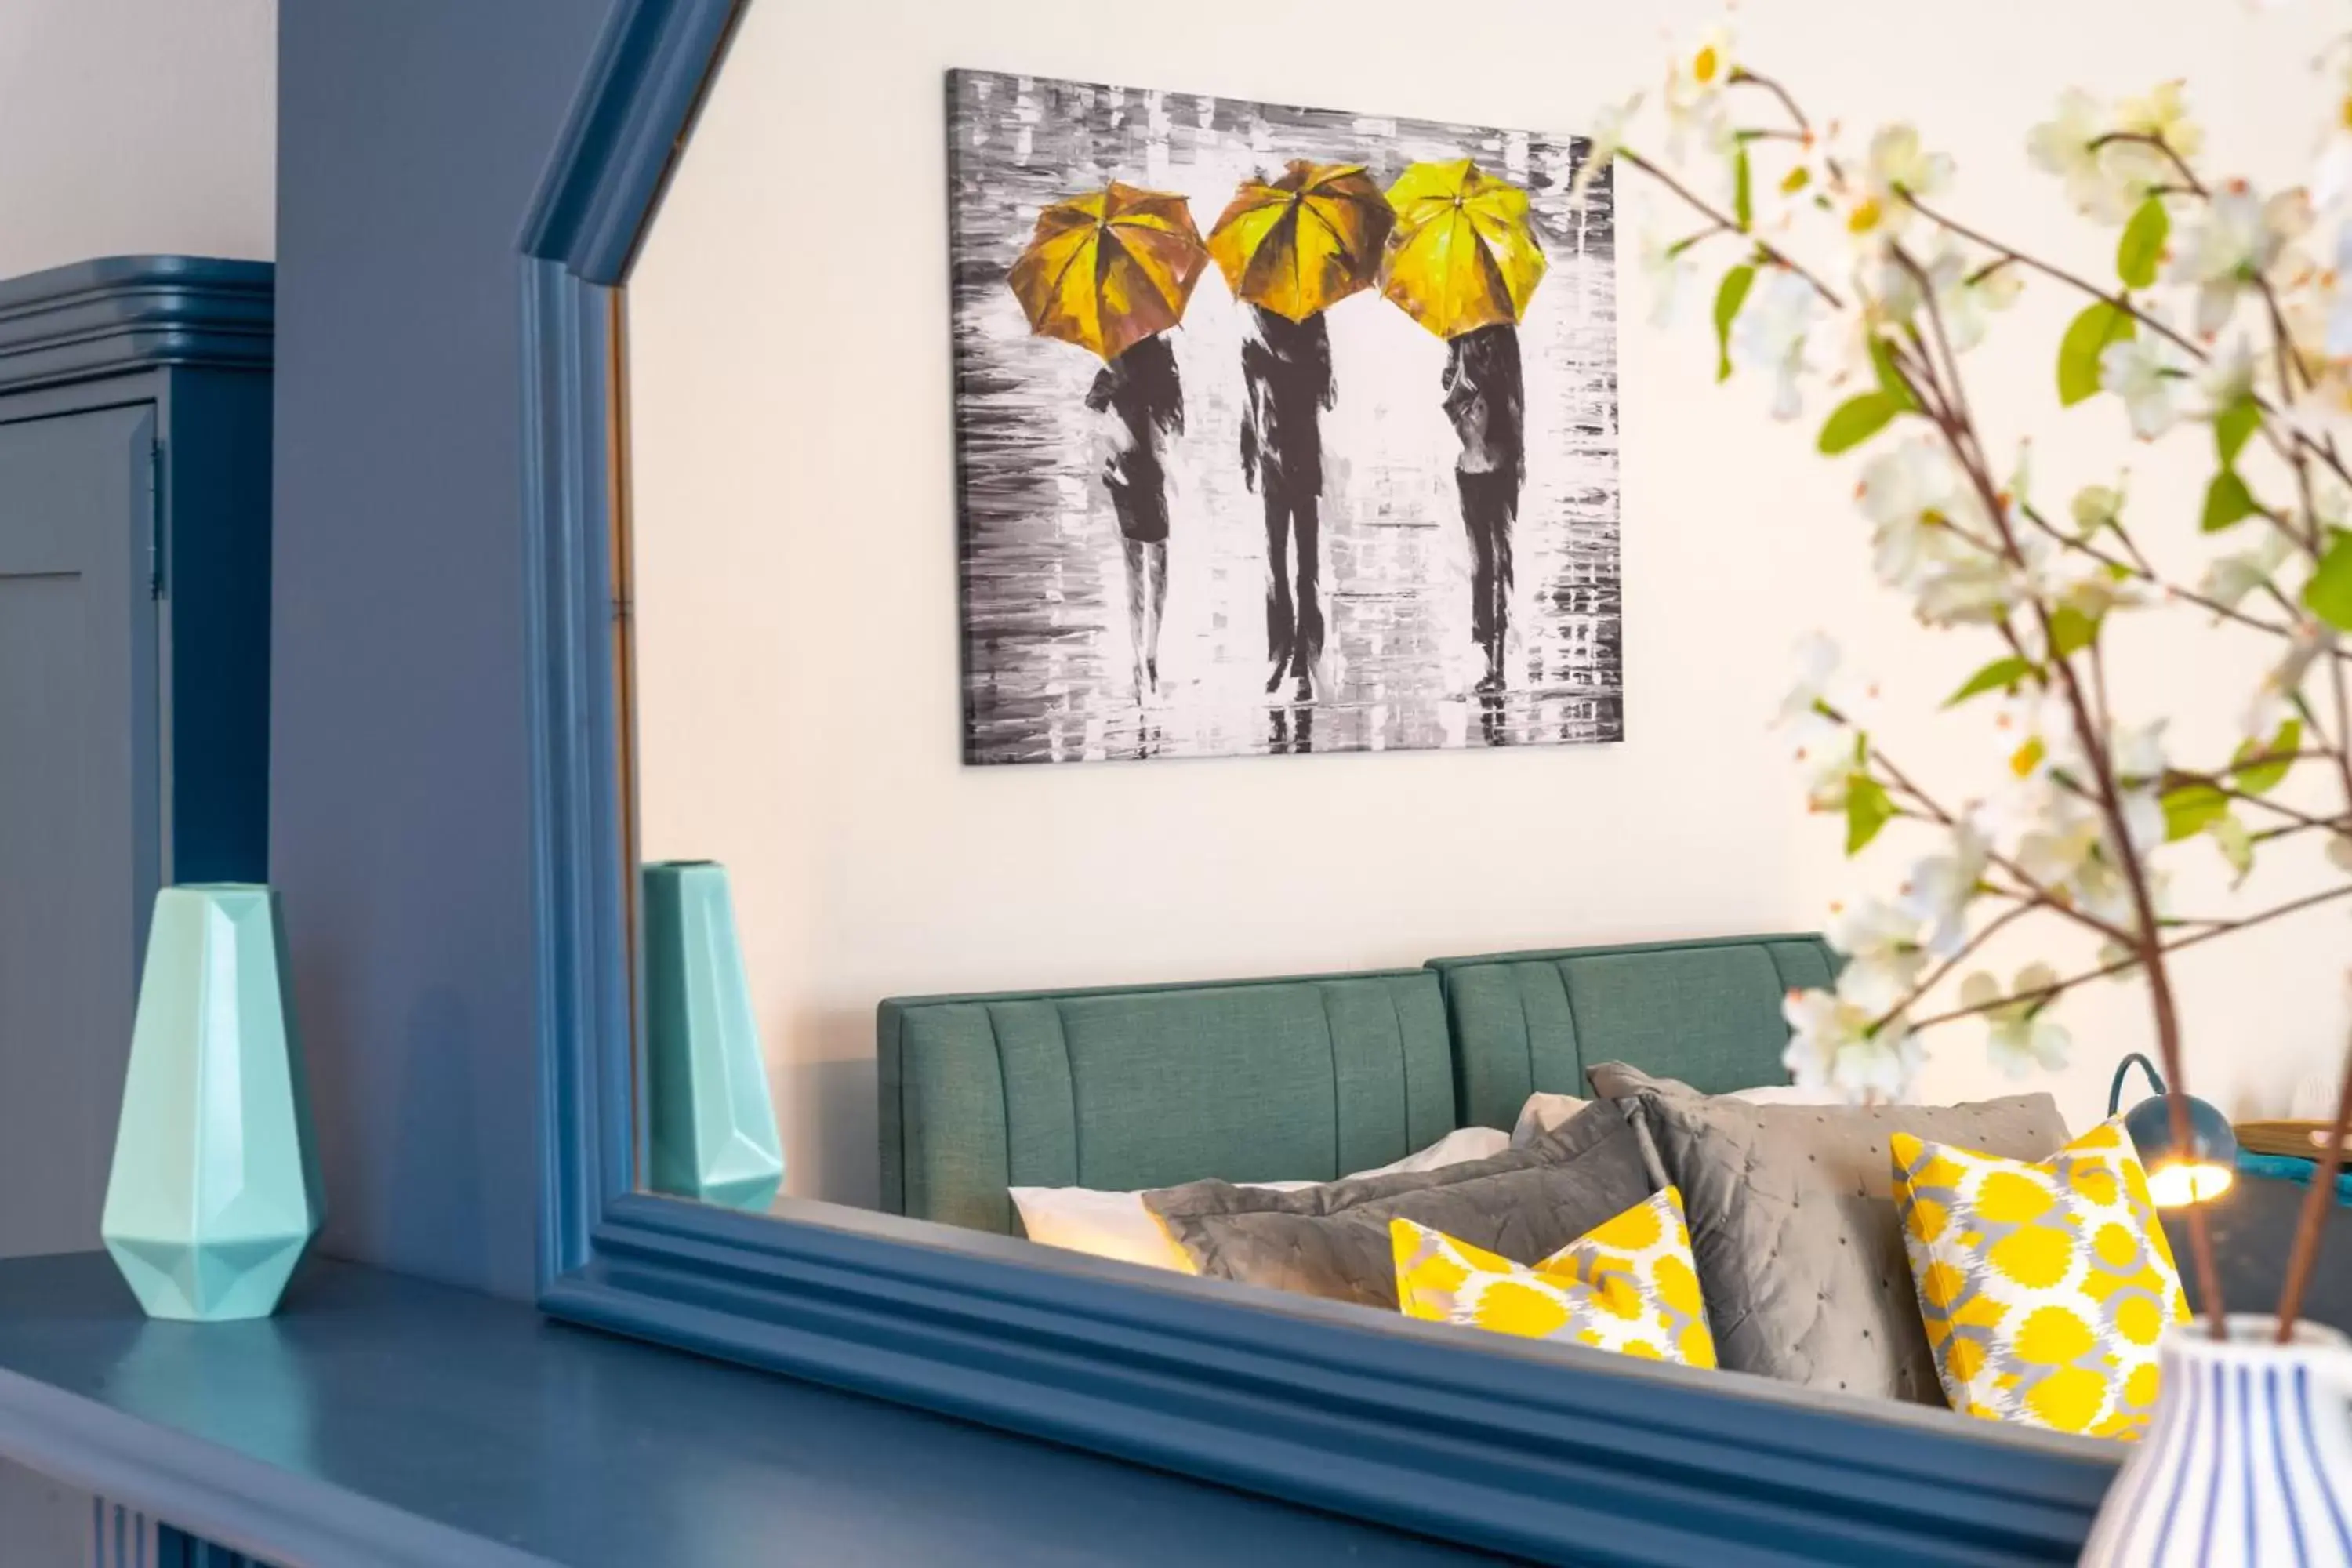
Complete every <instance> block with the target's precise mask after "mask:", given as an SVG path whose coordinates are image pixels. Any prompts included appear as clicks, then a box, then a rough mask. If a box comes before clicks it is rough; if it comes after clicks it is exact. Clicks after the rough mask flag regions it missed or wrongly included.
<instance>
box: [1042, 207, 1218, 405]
mask: <svg viewBox="0 0 2352 1568" xmlns="http://www.w3.org/2000/svg"><path fill="white" fill-rule="evenodd" d="M1208 265H1209V253H1208V251H1207V249H1206V248H1205V247H1202V244H1201V231H1200V230H1199V229H1198V228H1196V227H1194V226H1193V225H1192V207H1191V205H1189V204H1188V203H1187V202H1186V200H1185V198H1184V197H1182V196H1181V195H1174V194H1173V193H1171V192H1168V191H1147V190H1141V189H1139V188H1138V187H1136V186H1134V185H1129V184H1120V183H1119V182H1118V181H1117V180H1113V181H1111V182H1110V183H1109V184H1107V185H1105V186H1104V187H1103V188H1102V189H1101V190H1098V191H1089V192H1087V194H1085V195H1076V196H1066V197H1064V198H1063V199H1062V200H1060V201H1058V202H1055V203H1054V204H1053V205H1050V206H1048V207H1046V208H1045V211H1043V212H1041V213H1039V214H1038V215H1037V231H1036V233H1034V235H1032V236H1030V238H1029V244H1028V247H1026V248H1025V249H1024V250H1023V251H1022V252H1021V258H1020V259H1019V260H1017V261H1015V262H1014V263H1013V270H1012V272H1011V273H1010V274H1009V276H1008V278H1007V281H1008V282H1010V283H1011V284H1012V285H1013V294H1014V295H1015V296H1016V297H1017V298H1019V300H1020V301H1021V309H1022V310H1024V311H1025V312H1027V314H1028V317H1029V330H1030V331H1033V332H1034V333H1036V334H1037V335H1038V336H1039V337H1045V338H1059V339H1061V340H1062V341H1063V342H1070V343H1076V344H1077V345H1078V346H1079V347H1080V348H1083V349H1090V350H1092V351H1093V352H1094V353H1098V354H1100V355H1101V356H1102V357H1103V358H1104V359H1105V360H1107V361H1108V360H1115V359H1117V358H1118V356H1119V355H1121V354H1123V353H1126V352H1127V351H1128V350H1129V349H1130V348H1132V347H1133V346H1134V345H1135V344H1137V343H1139V342H1142V341H1143V340H1144V339H1145V338H1148V337H1150V336H1151V335H1152V334H1153V333H1154V332H1164V331H1167V330H1168V329H1169V328H1171V327H1172V326H1174V325H1175V324H1176V323H1177V322H1178V321H1181V320H1182V319H1183V316H1184V306H1185V304H1186V302H1187V301H1189V300H1191V299H1192V286H1193V285H1194V284H1195V283H1198V282H1199V281H1200V280H1201V274H1202V271H1203V270H1204V269H1206V268H1207V267H1208Z"/></svg>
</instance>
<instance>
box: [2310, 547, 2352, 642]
mask: <svg viewBox="0 0 2352 1568" xmlns="http://www.w3.org/2000/svg"><path fill="white" fill-rule="evenodd" d="M2303 602H2304V603H2305V605H2309V606H2310V607H2311V613H2312V614H2313V615H2315V616H2318V617H2319V618H2320V619H2321V620H2323V621H2326V623H2327V624H2328V625H2329V626H2334V627H2335V628H2336V630H2337V631H2339V632H2352V533H2347V532H2346V531H2343V530H2341V529H2338V530H2336V532H2335V533H2334V535H2333V536H2332V537H2330V539H2329V540H2328V542H2327V553H2326V554H2325V555H2322V556H2321V557H2320V558H2319V565H2318V567H2317V568H2316V569H2315V570H2314V571H2313V573H2312V574H2311V581H2310V582H2308V583H2305V584H2304V585H2303Z"/></svg>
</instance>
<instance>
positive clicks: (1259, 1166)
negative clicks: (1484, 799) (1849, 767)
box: [877, 933, 1835, 1234]
mask: <svg viewBox="0 0 2352 1568" xmlns="http://www.w3.org/2000/svg"><path fill="white" fill-rule="evenodd" d="M1834 973H1835V959H1834V956H1833V955H1832V953H1831V952H1830V950H1829V948H1828V947H1827V945H1826V944H1825V943H1823V942H1822V940H1821V938H1820V937H1819V936H1816V935H1811V934H1804V933H1788V934H1774V935H1759V936H1744V937H1725V938H1712V939H1704V940H1696V941H1684V942H1648V943H1641V944H1635V945H1626V946H1613V947H1585V948H1569V949H1560V950H1556V951H1549V952H1511V953H1486V954H1480V955H1475V956H1469V957H1460V958H1439V959H1433V960H1431V961H1430V962H1429V963H1426V964H1424V965H1423V967H1421V968H1419V969H1410V970H1384V971H1376V972H1364V973H1349V974H1324V975H1303V976H1290V977H1283V978H1275V979H1264V980H1248V981H1220V982H1209V983H1202V984H1175V985H1151V986H1139V987H1130V988H1097V989H1092V990H1077V991H1041V992H1022V993H1001V994H976V995H959V996H923V997H899V998H892V999H890V1000H888V1001H886V1002H884V1003H883V1004H882V1005H881V1007H880V1009H879V1015H878V1018H877V1030H878V1040H877V1046H878V1053H877V1054H878V1058H879V1069H880V1096H881V1104H880V1117H879V1123H880V1138H881V1168H882V1204H883V1206H884V1207H885V1208H887V1209H888V1210H890V1211H892V1212H894V1213H898V1214H905V1215H914V1216H916V1217H918V1218H922V1219H930V1220H938V1221H941V1222H944V1223H946V1224H950V1225H958V1226H967V1227H970V1228H972V1229H978V1230H990V1231H999V1232H1005V1233H1011V1234H1018V1229H1019V1226H1018V1221H1017V1218H1016V1216H1015V1211H1014V1208H1013V1203H1012V1201H1011V1199H1010V1198H1009V1197H1008V1196H1007V1195H1006V1194H1007V1189H1008V1188H1011V1187H1014V1186H1024V1187H1025V1186H1040V1187H1055V1186H1062V1187H1068V1186H1077V1187H1092V1188H1097V1189H1103V1190H1108V1191H1124V1190H1132V1189H1142V1188H1155V1187H1169V1186H1174V1185H1176V1184H1180V1183H1184V1182H1190V1181H1195V1180H1198V1179H1200V1178H1202V1177H1204V1176H1221V1177H1223V1178H1225V1179H1226V1180H1228V1181H1234V1182H1267V1181H1285V1180H1304V1181H1329V1180H1332V1179H1334V1178H1336V1177H1339V1176H1340V1175H1342V1174H1344V1173H1347V1172H1349V1171H1358V1170H1364V1169H1367V1168H1369V1167H1371V1166H1376V1165H1381V1164H1384V1163H1388V1162H1390V1161H1392V1160H1396V1159H1400V1158H1402V1157H1403V1156H1404V1155H1406V1154H1408V1153H1411V1152H1412V1151H1414V1150H1416V1149H1421V1148H1424V1147H1426V1146H1427V1145H1428V1144H1430V1143H1432V1142H1435V1141H1436V1140H1437V1139H1438V1138H1440V1137H1442V1136H1444V1134H1445V1133H1446V1132H1448V1131H1452V1130H1454V1128H1457V1127H1464V1126H1488V1127H1501V1128H1508V1127H1509V1126H1510V1125H1511V1124H1512V1121H1513V1120H1514V1119H1515V1118H1516V1117H1517V1115H1518V1112H1519V1108H1520V1106H1521V1105H1522V1104H1523V1103H1524V1102H1525V1101H1526V1100H1527V1097H1528V1095H1529V1094H1530V1093H1533V1092H1536V1091H1538V1090H1540V1091H1544V1092H1549V1093H1562V1094H1576V1095H1583V1094H1586V1093H1588V1092H1589V1091H1588V1090H1587V1089H1586V1087H1585V1082H1584V1068H1586V1066H1588V1065H1590V1064H1591V1063H1595V1062H1600V1061H1607V1060H1622V1061H1628V1062H1633V1063H1636V1064H1639V1065H1640V1066H1641V1067H1643V1068H1644V1069H1646V1070H1648V1071H1650V1072H1652V1073H1654V1074H1656V1075H1658V1076H1661V1077H1668V1078H1675V1079H1682V1080H1683V1081H1685V1082H1686V1083H1689V1084H1691V1085H1692V1086H1693V1087H1695V1088H1697V1089H1702V1090H1705V1091H1706V1092H1710V1093H1719V1092H1723V1091H1726V1090H1729V1089H1743V1088H1749V1087H1753V1086H1756V1085H1760V1084H1769V1083H1780V1082H1782V1081H1785V1079H1786V1074H1785V1073H1784V1072H1783V1070H1782V1068H1781V1066H1780V1055H1781V1052H1782V1050H1783V1049H1784V1048H1785V1047H1786V1046H1787V1043H1788V1028H1787V1026H1786V1025H1785V1024H1784V1023H1783V1022H1782V1021H1781V1016H1780V1001H1781V998H1782V996H1783V995H1784V994H1786V993H1787V992H1788V991H1789V990H1790V989H1791V988H1792V987H1797V986H1806V985H1821V984H1827V983H1828V982H1829V980H1830V978H1831V977H1832V975H1833V974H1834Z"/></svg>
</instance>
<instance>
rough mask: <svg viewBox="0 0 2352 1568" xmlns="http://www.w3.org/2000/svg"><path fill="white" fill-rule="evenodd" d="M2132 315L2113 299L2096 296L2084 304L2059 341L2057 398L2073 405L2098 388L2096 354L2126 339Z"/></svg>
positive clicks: (2097, 361) (2129, 334) (2067, 404)
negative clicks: (2118, 306) (2097, 297)
mask: <svg viewBox="0 0 2352 1568" xmlns="http://www.w3.org/2000/svg"><path fill="white" fill-rule="evenodd" d="M2134 330H2135V328H2134V324H2133V321H2132V319H2131V318H2130V317H2129V316H2127V315H2126V314H2124V312H2123V311H2121V310H2117V309H2116V307H2115V305H2114V303H2113V302H2112V301H2109V300H2094V301H2092V302H2091V303H2090V304H2089V305H2087V306H2085V307H2084V310H2083V313H2082V314H2081V315H2079V316H2077V317H2075V318H2074V322H2073V323H2072V324H2071V325H2069V326H2068V327H2067V329H2066V335H2065V336H2064V337H2063V338H2062V339H2060V340H2059V343H2058V401H2059V402H2061V403H2063V404H2064V405H2066V406H2067V407H2069V408H2072V407H2073V406H2074V405H2075V404H2077V403H2080V402H2082V401H2083V400H2084V398H2086V397H2091V396H2094V395H2096V394H2097V392H2098V390H2099V356H2100V355H2101V354H2103V353H2105V352H2106V349H2107V345H2108V344H2109V343H2120V342H2129V341H2130V340H2131V336H2132V333H2133V331H2134Z"/></svg>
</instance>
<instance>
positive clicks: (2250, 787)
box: [2230, 719, 2303, 795]
mask: <svg viewBox="0 0 2352 1568" xmlns="http://www.w3.org/2000/svg"><path fill="white" fill-rule="evenodd" d="M2302 746H2303V721H2302V720H2300V719H2290V720H2288V721H2286V722H2285V723H2284V724H2282V725H2280V726H2279V732H2278V733H2277V734H2275V735H2273V736H2272V737H2271V738H2270V740H2269V741H2268V742H2259V741H2248V742H2246V743H2245V744H2244V745H2242V746H2240V747H2239V748H2238V754H2237V755H2236V756H2235V757H2232V758H2231V769H2230V772H2231V775H2232V778H2233V781H2234V782H2235V783H2236V784H2237V786H2238V788H2240V789H2242V790H2243V791H2244V792H2245V793H2246V794H2248V795H2267V794H2269V793H2270V792H2271V791H2272V790H2274V789H2276V788H2278V786H2279V783H2280V781H2281V780H2283V779H2284V778H2285V777H2286V774H2287V770H2288V769H2289V768H2292V767H2293V766H2294V753H2295V752H2297V751H2299V750H2301V749H2302ZM2255 757H2275V758H2276V759H2277V761H2275V762H2267V763H2254V765H2252V767H2249V766H2247V763H2249V762H2250V761H2251V760H2252V759H2253V758H2255Z"/></svg>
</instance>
